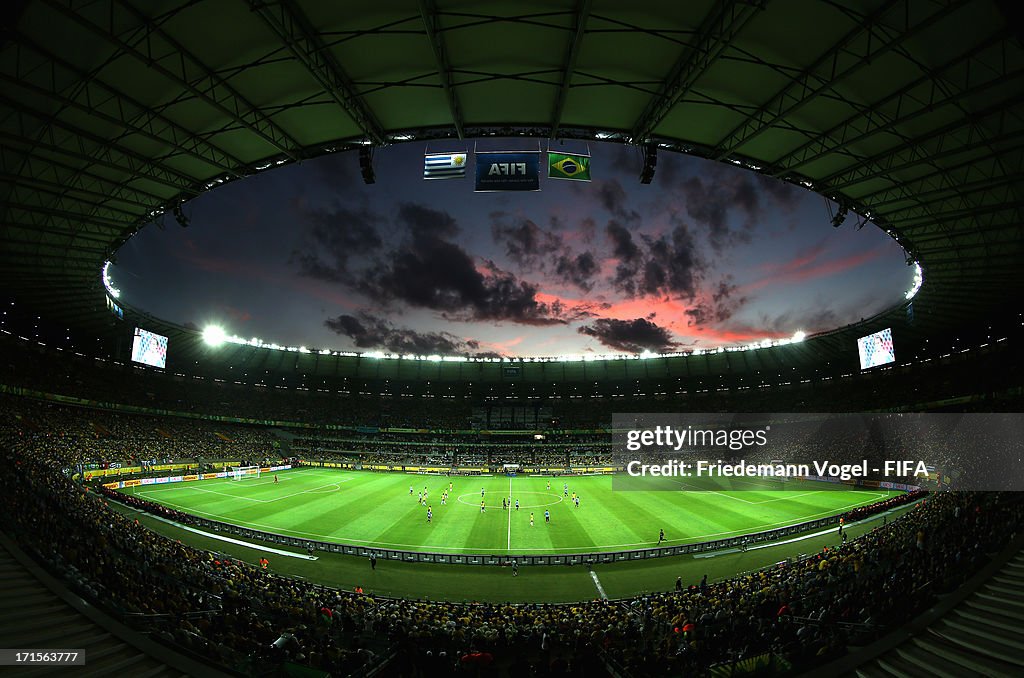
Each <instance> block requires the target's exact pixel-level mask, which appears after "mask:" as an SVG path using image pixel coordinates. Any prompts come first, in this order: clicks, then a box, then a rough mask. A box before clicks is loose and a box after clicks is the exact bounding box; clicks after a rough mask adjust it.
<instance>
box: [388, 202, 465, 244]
mask: <svg viewBox="0 0 1024 678" xmlns="http://www.w3.org/2000/svg"><path fill="white" fill-rule="evenodd" d="M398 219H399V221H401V222H403V223H405V224H406V225H407V226H408V227H409V231H410V232H411V233H412V237H413V238H453V237H455V236H456V235H458V234H459V225H458V223H456V221H455V217H453V216H452V215H450V214H448V213H447V212H442V211H440V210H435V209H431V208H429V207H424V206H423V205H417V204H416V203H411V202H406V203H402V204H401V205H400V206H399V208H398Z"/></svg>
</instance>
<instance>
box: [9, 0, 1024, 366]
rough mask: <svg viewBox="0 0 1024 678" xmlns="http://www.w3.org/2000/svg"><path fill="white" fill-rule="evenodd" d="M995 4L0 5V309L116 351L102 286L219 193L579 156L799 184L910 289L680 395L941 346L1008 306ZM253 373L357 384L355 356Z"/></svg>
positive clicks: (181, 344)
mask: <svg viewBox="0 0 1024 678" xmlns="http://www.w3.org/2000/svg"><path fill="white" fill-rule="evenodd" d="M1013 7H1014V5H1013V3H1009V2H990V1H984V0H975V1H966V2H965V1H959V2H957V1H953V2H939V1H936V0H900V1H893V0H882V1H871V2H867V1H861V2H838V1H836V2H821V1H811V0H787V1H783V0H777V1H767V2H755V1H753V0H751V1H732V2H730V1H725V0H723V1H721V2H714V1H712V0H704V1H699V0H695V1H693V2H678V1H675V0H666V1H663V2H643V3H629V4H627V3H623V2H618V1H615V2H611V1H608V0H605V1H602V0H561V1H545V2H523V1H515V2H512V1H506V2H474V3H466V2H455V1H446V0H420V1H419V2H412V1H408V0H407V1H401V2H395V1H388V0H375V1H374V2H364V1H357V0H353V1H350V2H344V3H323V2H298V1H296V0H277V1H275V2H262V1H260V0H249V1H248V2H245V1H243V0H237V1H233V2H195V1H193V0H177V1H153V2H141V1H140V0H98V1H96V2H92V3H80V2H71V1H70V0H28V1H24V2H12V3H8V4H6V5H5V7H4V9H3V10H0V11H2V12H4V13H5V14H6V16H5V17H4V33H3V36H2V40H3V42H2V45H0V79H2V82H3V88H2V92H0V165H2V166H0V195H2V206H0V239H2V243H3V248H2V252H0V284H2V286H3V289H4V290H5V291H6V293H7V295H8V296H9V297H10V298H11V299H12V300H14V301H16V303H17V305H18V306H19V308H22V309H24V308H26V307H27V308H30V309H31V310H32V315H33V317H34V316H36V315H38V316H40V317H41V318H42V322H49V323H51V324H53V325H59V326H60V327H61V328H64V327H67V328H69V331H71V332H74V333H76V334H78V335H79V336H81V335H86V336H89V337H92V336H94V335H95V336H97V337H111V336H113V335H114V334H115V333H120V334H125V333H126V332H129V331H130V329H131V328H130V327H129V328H125V327H123V326H122V327H112V323H111V321H110V315H109V312H108V310H107V308H106V301H105V291H104V286H103V284H102V280H101V271H102V269H103V265H104V262H105V261H107V260H108V259H109V258H111V257H112V256H114V255H115V253H116V251H117V249H118V247H119V246H120V245H121V244H123V243H124V242H125V241H126V240H127V239H128V238H130V237H131V236H132V235H133V234H134V233H135V232H137V231H138V229H139V228H141V227H142V226H143V225H145V224H147V223H150V222H152V221H153V220H154V218H155V217H157V216H158V215H160V214H164V213H167V214H173V212H174V211H175V208H176V207H177V206H180V205H181V204H182V203H183V202H187V201H188V200H190V199H192V198H194V197H195V196H197V195H199V194H200V193H202V192H204V191H207V190H210V189H212V188H215V187H217V186H218V185H221V184H222V183H224V182H229V181H237V180H244V178H245V177H246V176H249V175H252V174H255V173H257V172H260V171H270V170H272V169H273V168H274V167H276V166H277V165H281V164H285V163H293V162H301V161H302V160H304V159H307V158H310V157H314V156H318V155H322V154H325V153H331V152H335V151H341V150H346V149H349V150H350V149H353V148H357V147H360V146H362V145H365V144H376V145H380V144H392V143H400V142H402V141H407V140H412V139H434V138H445V137H464V138H471V137H482V136H490V135H498V136H515V135H518V134H523V135H530V136H539V137H550V138H554V139H558V138H587V139H590V138H601V139H608V140H611V141H621V142H624V143H633V144H646V143H654V144H657V145H659V146H660V147H662V148H665V149H672V150H675V151H679V152H685V153H690V154H694V155H699V156H703V157H708V158H712V159H715V160H719V161H723V162H732V163H736V164H740V165H743V166H745V167H747V168H749V169H751V171H757V172H762V173H765V174H769V175H772V176H776V177H779V178H782V179H785V180H788V181H791V182H794V183H800V184H802V185H804V186H806V187H809V188H811V189H812V190H815V191H817V192H819V193H821V194H823V195H825V196H828V197H830V198H832V199H834V200H835V201H837V202H838V203H840V204H841V205H845V206H847V208H848V209H849V210H850V213H849V216H848V218H847V221H846V224H845V225H844V226H843V227H844V228H853V227H855V226H856V225H857V224H858V223H859V222H860V221H861V220H862V219H866V218H870V220H871V221H872V222H874V223H876V224H879V225H880V226H881V227H882V228H884V229H886V230H887V231H889V232H890V233H891V235H892V236H893V237H895V238H897V239H898V241H899V242H900V243H901V244H902V245H903V247H904V248H905V249H906V250H907V252H908V253H909V259H911V260H917V261H919V262H920V264H921V266H922V267H923V269H924V279H925V284H924V287H923V288H922V290H921V292H920V294H919V295H918V296H917V297H916V298H915V299H914V307H915V311H914V322H913V323H912V324H910V323H908V322H907V319H906V318H907V313H906V311H905V309H904V308H903V307H898V308H896V309H893V310H892V311H891V312H889V313H888V314H883V316H882V317H880V318H876V319H872V320H869V321H868V322H867V323H865V324H863V325H860V326H853V327H849V328H844V329H841V330H838V331H836V332H832V333H829V334H827V335H824V336H820V337H816V338H812V339H810V340H808V341H806V342H804V343H803V344H800V345H798V346H790V347H785V349H784V350H785V353H779V354H777V355H771V356H769V355H768V353H770V352H771V351H752V352H748V353H749V355H748V354H746V353H745V354H744V355H743V357H742V359H740V358H739V357H734V358H733V362H737V361H740V360H742V365H741V366H740V367H739V368H737V367H736V366H734V365H731V364H730V363H729V355H728V354H726V355H725V356H721V357H704V359H703V360H702V366H700V367H698V366H696V365H691V366H690V367H688V368H685V372H686V373H687V374H689V373H690V372H691V371H693V370H694V369H696V370H697V371H699V372H704V373H712V374H713V373H715V372H717V371H720V369H729V370H734V369H743V370H751V371H752V370H757V369H759V368H760V367H762V366H764V367H772V368H777V367H779V366H780V365H785V364H788V363H787V361H793V364H794V365H796V364H801V365H811V364H815V363H820V362H824V361H829V360H831V359H833V358H836V357H837V356H839V355H840V354H841V353H845V354H849V353H850V351H851V346H852V345H853V338H854V337H855V336H858V335H861V334H864V333H866V332H867V331H868V330H871V329H876V328H880V327H885V326H889V325H892V326H894V329H895V331H897V332H898V333H902V334H903V336H914V337H918V338H919V337H923V336H929V335H933V334H935V333H941V332H943V331H944V330H946V329H947V328H952V327H961V326H964V325H966V324H968V323H970V322H974V321H980V320H982V319H984V318H985V317H986V315H987V314H992V313H1005V312H1006V309H1007V308H1013V309H1016V308H1017V307H1018V306H1019V301H1018V300H1019V293H1020V292H1021V290H1022V287H1024V285H1022V284H1021V283H1022V281H1024V274H1022V271H1021V266H1020V262H1021V260H1022V259H1021V254H1022V251H1021V249H1022V248H1021V245H1022V242H1024V237H1022V233H1021V230H1022V224H1024V218H1022V214H1024V174H1022V172H1024V103H1022V92H1024V51H1022V44H1021V35H1020V33H1017V32H1015V30H1019V26H1020V25H1021V24H1019V23H1017V22H1016V21H1015V17H1011V16H1008V15H1007V14H1006V12H1008V11H1015V10H1012V9H1011V8H1013ZM354 161H355V160H354V159H353V162H354ZM826 227H827V226H826ZM168 293H169V294H170V293H173V285H169V289H168ZM151 324H152V325H153V326H154V327H153V329H156V330H157V331H160V330H161V329H163V330H165V331H166V332H167V333H170V334H171V335H172V341H173V342H174V344H173V345H174V346H175V349H174V350H172V352H171V357H172V362H173V361H174V360H175V359H177V360H178V361H180V363H181V364H190V363H191V362H192V360H193V359H195V358H197V357H198V356H200V355H206V351H207V349H205V348H204V347H203V346H202V342H201V339H200V337H199V336H198V335H196V334H195V333H191V332H189V331H187V330H184V329H183V328H175V327H172V326H169V325H167V324H165V323H161V322H159V321H157V320H156V319H153V320H152V321H151ZM897 328H898V329H897ZM231 350H232V351H235V352H237V351H247V352H250V353H253V352H257V351H258V352H260V353H262V354H269V353H271V352H270V351H266V350H261V349H253V348H250V347H233V348H232V349H231ZM782 350H783V349H779V351H782ZM772 351H774V349H772ZM234 356H235V357H236V358H237V357H238V354H237V353H235V354H234ZM246 359H247V360H255V358H253V356H251V355H250V356H247V358H246ZM259 360H262V361H263V363H265V364H266V365H267V368H268V369H271V368H273V369H296V367H297V363H295V361H299V360H305V361H309V362H307V364H306V365H305V366H303V367H302V369H303V370H307V369H308V370H310V371H314V372H316V371H321V370H325V371H329V372H330V373H332V374H340V373H353V374H356V373H362V372H364V371H365V370H364V368H363V367H361V366H360V362H361V361H365V360H366V359H365V358H346V357H333V356H330V357H328V358H324V357H321V356H318V355H312V356H304V355H291V354H288V355H282V356H264V357H262V358H260V359H259ZM687 360H689V359H687ZM714 360H720V361H722V362H721V363H720V365H719V366H716V363H714V362H709V361H714ZM846 360H847V361H848V358H847V359H846ZM375 362H377V363H379V362H381V361H375ZM395 362H401V361H395ZM645 362H647V363H648V364H647V365H646V366H645V367H644V373H645V374H647V373H648V371H649V370H650V369H652V365H653V363H651V361H645ZM321 363H322V364H321ZM349 363H351V364H349ZM260 366H261V367H262V366H263V365H262V364H261V365H260ZM596 367H597V366H592V367H591V368H590V376H594V375H595V368H596ZM366 369H369V368H366ZM438 369H440V367H438ZM451 369H455V368H451ZM482 369H483V368H482V367H481V366H480V365H474V366H472V367H467V366H463V367H459V368H458V370H459V372H458V375H461V376H462V377H463V378H480V377H481V376H482V373H481V370H482ZM547 369H551V370H554V366H549V368H547ZM609 369H611V370H612V372H615V373H616V374H617V373H618V371H619V368H618V367H615V366H612V367H609ZM622 369H623V370H624V372H623V374H624V375H626V376H631V375H627V373H628V372H629V369H627V368H626V367H623V368H622ZM373 370H376V371H375V372H373V374H377V375H381V376H383V374H384V373H382V372H381V371H380V370H381V368H380V367H379V366H378V367H374V368H373ZM423 370H424V367H423V366H422V365H420V366H416V367H409V368H408V370H406V376H409V377H411V378H418V377H421V376H423V375H424V374H426V373H424V371H423ZM463 370H465V371H463ZM670 371H671V370H670ZM387 373H388V374H392V375H393V376H399V374H400V368H399V367H397V366H396V367H395V368H394V369H393V371H391V368H388V371H387ZM453 374H455V373H453ZM495 374H498V373H497V372H495ZM574 374H575V373H574ZM473 375H475V377H474V376H473ZM582 375H583V373H582V372H581V373H580V375H576V376H580V378H582ZM499 376H500V375H499ZM554 376H555V375H553V374H552V375H549V376H548V377H544V378H545V379H547V378H553V377H554ZM564 376H565V377H566V378H568V377H569V376H570V375H569V374H568V372H565V373H564Z"/></svg>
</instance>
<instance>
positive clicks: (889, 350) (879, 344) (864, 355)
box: [857, 327, 896, 370]
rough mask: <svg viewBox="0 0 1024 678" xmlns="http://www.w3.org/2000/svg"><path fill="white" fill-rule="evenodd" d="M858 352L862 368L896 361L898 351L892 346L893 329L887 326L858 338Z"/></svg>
mask: <svg viewBox="0 0 1024 678" xmlns="http://www.w3.org/2000/svg"><path fill="white" fill-rule="evenodd" d="M857 353H859V354H860V368H861V369H862V370H867V369H870V368H872V367H878V366H879V365H888V364H889V363H894V362H896V352H895V351H894V350H893V346H892V329H891V328H888V327H887V328H885V329H884V330H882V331H880V332H875V333H874V334H869V335H868V336H866V337H861V338H860V339H858V340H857Z"/></svg>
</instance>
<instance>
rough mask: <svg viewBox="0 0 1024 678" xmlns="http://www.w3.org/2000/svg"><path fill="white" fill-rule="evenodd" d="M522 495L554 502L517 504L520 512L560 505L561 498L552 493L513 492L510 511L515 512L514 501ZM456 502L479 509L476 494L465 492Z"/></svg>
mask: <svg viewBox="0 0 1024 678" xmlns="http://www.w3.org/2000/svg"><path fill="white" fill-rule="evenodd" d="M524 494H539V495H541V496H543V497H551V498H552V499H554V501H549V502H548V503H546V504H525V503H522V502H520V503H519V510H520V511H521V510H523V509H535V508H544V507H545V506H554V505H555V504H560V503H562V497H560V496H559V495H557V494H555V493H554V492H513V493H512V510H513V511H514V510H515V501H516V499H517V498H518V497H519V496H521V495H524ZM463 497H472V498H473V499H472V500H471V501H463ZM485 499H486V497H485ZM500 499H501V497H499V500H500ZM456 500H457V501H458V502H459V503H460V504H465V505H466V506H476V507H477V508H479V507H480V501H479V499H476V493H475V492H467V493H466V494H460V495H459V496H458V497H456Z"/></svg>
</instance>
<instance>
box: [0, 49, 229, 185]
mask: <svg viewBox="0 0 1024 678" xmlns="http://www.w3.org/2000/svg"><path fill="white" fill-rule="evenodd" d="M13 44H14V49H15V50H17V51H20V50H21V49H22V48H24V49H26V50H30V51H32V52H35V53H36V54H38V55H39V56H41V57H42V58H43V59H45V60H47V62H48V63H47V64H46V65H47V66H48V68H38V64H36V63H34V62H31V61H29V60H28V59H25V58H23V57H22V56H21V55H20V54H15V55H14V57H13V60H14V64H15V65H16V66H23V68H21V69H20V71H21V72H17V71H18V70H19V69H16V72H15V73H14V74H13V75H9V74H6V73H0V78H2V79H3V80H6V81H7V82H10V83H12V84H14V85H17V86H19V87H24V88H27V89H31V90H32V91H34V92H36V93H38V94H40V95H42V96H46V97H49V98H51V99H53V100H54V101H58V102H60V103H61V104H63V105H64V106H65V107H71V108H77V109H79V110H81V111H85V112H86V113H89V114H90V115H94V116H96V117H97V118H100V119H101V120H106V121H107V122H109V123H111V124H113V125H115V126H118V127H121V128H123V129H124V130H125V131H126V132H127V133H135V134H139V135H141V136H145V137H147V138H149V139H153V140H155V141H157V142H159V143H162V144H166V145H168V146H170V147H172V148H173V149H175V150H176V151H177V152H178V153H179V154H181V155H187V156H189V157H192V158H195V159H197V160H200V161H202V162H204V163H206V164H208V165H210V166H211V167H212V168H214V169H216V170H218V171H219V172H226V173H227V174H230V175H231V176H233V177H235V178H240V177H242V176H244V175H243V174H242V173H241V172H239V168H241V167H244V166H245V164H244V163H243V162H242V161H241V160H239V159H238V158H236V157H234V156H233V155H231V154H229V153H227V152H226V151H224V150H222V149H220V148H218V147H216V146H215V145H213V144H211V143H209V142H208V141H206V140H205V139H203V138H202V136H200V135H199V134H196V133H195V132H194V131H192V130H187V129H185V128H184V127H181V126H180V125H178V124H177V123H175V122H173V121H172V120H170V119H168V118H166V117H164V116H163V115H161V114H159V113H156V112H155V111H153V110H152V109H151V108H150V107H149V106H146V105H145V104H142V103H141V102H139V101H136V100H135V99H132V98H131V97H129V96H127V95H125V94H123V93H121V92H119V91H117V90H115V89H114V88H113V87H111V86H110V85H108V84H106V83H104V82H103V81H101V80H100V79H99V78H97V77H96V76H95V74H91V73H87V72H86V71H83V70H81V69H79V68H77V67H76V66H74V65H72V64H71V63H69V62H67V61H64V60H63V59H61V58H60V57H58V56H57V55H55V54H53V53H52V52H50V51H48V50H46V49H44V48H42V47H40V46H39V45H37V44H36V43H34V42H32V41H31V40H29V39H28V38H27V37H26V36H25V35H23V34H21V33H16V34H15V37H14V40H13ZM41 77H42V78H45V79H46V81H47V82H46V83H45V86H44V85H40V84H34V83H31V82H30V80H31V79H33V78H41ZM72 88H73V89H74V97H73V98H72V97H68V96H64V95H61V94H60V92H67V91H70V90H71V89H72Z"/></svg>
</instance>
